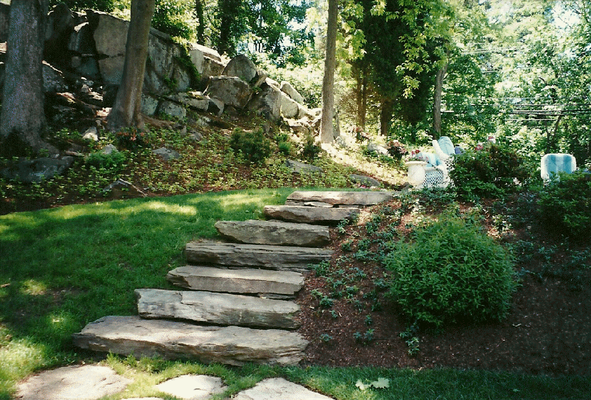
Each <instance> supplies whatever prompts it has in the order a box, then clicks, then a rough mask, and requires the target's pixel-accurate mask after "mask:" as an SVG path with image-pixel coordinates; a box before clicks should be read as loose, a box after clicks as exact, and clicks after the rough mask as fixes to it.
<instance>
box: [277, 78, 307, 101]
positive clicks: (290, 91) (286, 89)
mask: <svg viewBox="0 0 591 400" xmlns="http://www.w3.org/2000/svg"><path fill="white" fill-rule="evenodd" d="M280 89H281V91H282V92H283V93H285V94H286V95H288V96H289V97H290V98H291V99H293V100H294V101H295V102H297V103H299V104H304V98H303V97H302V95H301V94H299V92H298V91H297V90H295V88H294V87H293V86H292V85H291V83H289V82H285V81H283V82H281V87H280Z"/></svg>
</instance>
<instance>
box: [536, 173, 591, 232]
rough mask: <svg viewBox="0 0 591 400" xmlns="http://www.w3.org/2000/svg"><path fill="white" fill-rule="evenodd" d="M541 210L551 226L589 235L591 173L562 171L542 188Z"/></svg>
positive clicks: (539, 201)
mask: <svg viewBox="0 0 591 400" xmlns="http://www.w3.org/2000/svg"><path fill="white" fill-rule="evenodd" d="M538 205H539V207H540V213H541V216H542V218H543V219H544V221H545V222H546V223H547V225H548V226H549V227H552V228H553V229H554V228H559V229H560V230H561V231H562V232H563V233H565V234H567V235H569V236H573V237H576V236H582V237H588V232H589V226H591V174H584V173H582V172H575V173H573V174H560V176H559V179H554V180H552V181H551V182H550V183H549V184H548V185H546V186H544V187H543V188H542V189H541V190H540V197H539V200H538Z"/></svg>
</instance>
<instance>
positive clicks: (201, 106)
mask: <svg viewBox="0 0 591 400" xmlns="http://www.w3.org/2000/svg"><path fill="white" fill-rule="evenodd" d="M166 98H167V99H169V100H172V101H174V102H176V103H180V104H182V105H184V106H186V107H190V108H192V109H194V110H198V111H207V109H208V108H209V101H210V99H209V97H207V96H204V95H203V94H202V93H200V92H195V91H191V92H186V93H176V94H174V95H170V96H167V97H166Z"/></svg>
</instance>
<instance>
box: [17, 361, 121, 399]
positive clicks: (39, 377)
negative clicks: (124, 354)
mask: <svg viewBox="0 0 591 400" xmlns="http://www.w3.org/2000/svg"><path fill="white" fill-rule="evenodd" d="M131 382H132V381H131V380H129V379H127V378H124V377H123V376H121V375H117V373H116V372H115V371H113V370H112V369H111V368H109V367H103V366H100V365H77V366H69V367H63V368H57V369H53V370H48V371H43V372H41V373H39V374H35V375H33V376H31V377H29V378H28V379H27V380H26V381H24V382H23V383H21V384H20V385H19V386H18V393H17V395H16V398H17V399H19V400H95V399H100V398H101V397H104V396H107V395H113V394H116V393H119V392H122V391H123V390H125V388H126V387H127V385H129V384H130V383H131Z"/></svg>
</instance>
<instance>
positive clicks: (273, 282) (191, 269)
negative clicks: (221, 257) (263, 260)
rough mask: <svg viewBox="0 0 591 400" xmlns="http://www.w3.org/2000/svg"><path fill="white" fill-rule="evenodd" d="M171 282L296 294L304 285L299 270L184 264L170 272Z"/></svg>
mask: <svg viewBox="0 0 591 400" xmlns="http://www.w3.org/2000/svg"><path fill="white" fill-rule="evenodd" d="M166 278H167V279H168V281H169V282H171V283H173V284H174V285H176V286H180V287H183V288H186V289H191V290H207V291H210V292H225V293H242V294H258V295H260V296H265V295H280V296H289V297H295V294H296V293H297V292H298V291H299V290H300V289H301V288H302V287H303V286H304V276H303V275H302V274H301V273H299V272H292V271H272V270H266V269H250V268H241V269H229V268H216V267H199V266H192V265H189V266H185V267H178V268H175V269H173V270H172V271H169V272H168V275H167V276H166Z"/></svg>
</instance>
